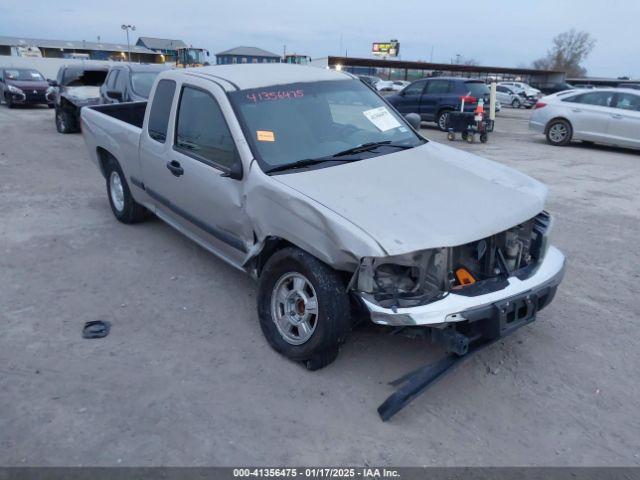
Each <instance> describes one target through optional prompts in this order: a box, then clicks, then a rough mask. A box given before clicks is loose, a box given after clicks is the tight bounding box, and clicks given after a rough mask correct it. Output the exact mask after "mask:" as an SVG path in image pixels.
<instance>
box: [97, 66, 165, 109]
mask: <svg viewBox="0 0 640 480" xmlns="http://www.w3.org/2000/svg"><path fill="white" fill-rule="evenodd" d="M169 68H170V67H169V66H167V65H164V64H162V65H153V64H151V65H144V64H122V65H115V66H113V67H111V69H110V70H109V73H108V74H107V78H106V80H105V81H104V83H103V84H102V86H101V87H100V101H101V103H120V102H139V101H144V100H146V99H147V98H149V92H151V87H152V86H153V82H154V81H155V79H156V76H157V75H158V74H159V73H160V72H162V71H163V70H168V69H169Z"/></svg>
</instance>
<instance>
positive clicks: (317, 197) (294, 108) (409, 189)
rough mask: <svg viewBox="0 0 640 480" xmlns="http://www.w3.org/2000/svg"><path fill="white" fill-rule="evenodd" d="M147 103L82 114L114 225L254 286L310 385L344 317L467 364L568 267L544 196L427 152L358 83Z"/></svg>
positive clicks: (198, 89)
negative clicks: (201, 254)
mask: <svg viewBox="0 0 640 480" xmlns="http://www.w3.org/2000/svg"><path fill="white" fill-rule="evenodd" d="M284 79H287V80H286V82H288V83H283V82H285V80H284ZM471 89H472V90H474V91H475V89H476V86H475V83H474V84H473V86H472V88H471ZM478 91H479V92H480V93H482V92H481V91H480V90H478ZM149 99H150V101H149V105H148V106H147V107H145V103H143V102H137V103H122V104H114V105H100V106H92V107H87V108H83V109H82V114H81V115H82V133H83V136H84V139H85V143H86V145H87V147H88V151H89V155H90V157H91V160H92V161H93V162H94V163H95V164H96V166H97V167H98V169H99V171H100V172H101V174H102V175H103V176H104V178H105V181H106V192H107V197H108V199H109V203H110V205H111V210H112V212H113V214H114V215H115V217H116V218H117V219H118V220H119V221H121V222H123V223H135V222H139V221H142V220H144V218H145V210H150V211H152V212H154V213H155V214H156V215H157V216H158V217H160V218H161V219H163V220H164V221H166V222H167V223H168V224H170V225H172V226H173V227H175V228H176V229H178V230H179V231H180V232H182V233H184V234H185V235H187V236H188V237H190V238H192V239H193V240H195V241H196V242H197V243H199V244H200V245H202V246H203V247H205V248H206V249H208V250H210V251H211V252H213V253H215V254H217V255H218V256H220V257H221V258H222V259H223V260H224V261H226V262H227V263H229V264H230V265H232V266H234V267H236V268H238V269H240V270H243V271H245V272H247V273H249V274H250V275H252V276H253V277H254V278H256V279H258V281H259V286H258V295H257V302H258V316H259V320H260V326H261V328H262V331H263V332H264V335H265V337H266V338H267V340H268V342H269V343H270V344H271V346H272V347H273V348H274V349H275V350H276V351H278V352H280V353H282V354H283V355H285V356H287V357H289V358H291V359H294V360H298V361H302V362H304V363H305V364H306V366H307V368H310V369H316V368H320V367H322V366H324V365H326V364H328V363H330V362H331V361H333V359H334V358H335V357H336V355H337V353H338V346H339V344H340V343H341V341H342V339H344V337H345V336H346V335H347V333H348V331H349V329H350V325H351V318H352V308H353V309H355V311H356V312H360V313H359V315H366V316H368V317H369V318H370V319H371V320H372V321H373V322H375V323H378V324H382V325H392V326H395V327H402V326H407V327H422V328H426V329H430V328H433V329H434V332H435V333H434V337H433V338H434V339H438V340H437V341H439V342H442V344H443V345H445V347H446V348H447V349H448V350H449V351H454V352H456V353H457V354H459V355H464V353H465V352H466V351H467V349H468V348H469V345H470V344H471V343H472V342H474V341H484V340H487V339H494V338H497V337H500V336H502V335H505V334H507V333H509V332H511V331H513V330H514V329H516V328H518V327H519V326H521V325H525V324H527V323H529V322H531V321H533V320H534V319H535V314H536V311H538V310H539V309H541V308H543V307H544V306H546V305H547V304H548V303H549V302H550V301H551V299H552V298H553V296H554V293H555V291H556V288H557V286H558V284H559V283H560V280H561V278H562V274H563V269H564V256H563V255H562V253H560V251H558V250H557V249H556V248H554V247H552V246H550V245H549V240H548V234H549V230H550V228H551V219H550V216H549V214H548V213H547V212H545V211H543V208H544V203H545V199H546V194H547V189H546V187H545V186H544V185H542V184H541V183H539V182H537V181H536V180H534V179H532V178H529V177H527V176H526V175H524V174H522V173H519V172H517V171H515V170H512V169H510V168H508V167H506V166H504V165H501V164H497V163H494V162H492V161H489V160H485V159H482V158H480V157H477V156H475V155H473V154H471V153H467V152H463V151H461V150H458V149H455V148H452V147H448V146H445V145H442V144H438V143H436V142H431V141H427V140H425V139H424V138H423V137H421V136H420V135H419V134H418V133H417V132H416V131H415V130H414V127H413V124H412V123H410V122H408V121H407V120H406V119H405V118H403V117H402V116H401V115H399V114H398V113H397V112H396V111H395V110H393V109H392V108H389V107H388V104H387V103H386V102H385V101H384V100H383V99H382V98H381V97H380V96H379V95H377V94H376V93H374V92H372V91H371V89H370V88H368V87H366V86H365V85H363V84H362V82H361V81H359V80H356V79H354V77H352V76H351V75H348V74H345V73H343V72H337V71H333V70H324V69H318V68H314V67H303V66H299V65H287V64H255V65H254V64H247V65H223V66H215V67H201V68H193V69H189V70H169V71H165V72H162V73H160V74H159V75H158V77H157V79H156V82H155V85H154V87H153V88H152V90H151V96H150V97H149ZM411 118H414V117H411ZM414 120H417V116H416V117H415V118H414ZM414 120H412V121H411V122H414ZM456 192H464V199H457V198H458V196H457V195H456ZM469 199H471V200H473V201H475V202H477V203H481V204H482V208H472V207H471V206H470V204H469V201H468V200H469ZM123 241H124V240H123ZM234 295H241V293H240V292H234ZM182 301H183V302H188V299H184V298H183V299H182ZM236 320H237V319H231V318H230V319H229V321H236ZM238 328H246V325H245V326H241V325H239V326H238Z"/></svg>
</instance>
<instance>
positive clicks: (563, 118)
mask: <svg viewBox="0 0 640 480" xmlns="http://www.w3.org/2000/svg"><path fill="white" fill-rule="evenodd" d="M556 120H564V121H565V122H567V123H568V124H569V127H571V132H572V133H573V125H571V122H570V121H569V119H568V118H566V117H553V118H552V119H551V120H549V121H548V122H547V124H546V125H545V126H544V134H545V135H546V134H547V133H549V125H551V124H552V123H553V122H555V121H556Z"/></svg>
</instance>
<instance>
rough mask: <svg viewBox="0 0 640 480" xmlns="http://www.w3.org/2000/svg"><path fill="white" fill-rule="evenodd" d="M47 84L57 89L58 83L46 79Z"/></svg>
mask: <svg viewBox="0 0 640 480" xmlns="http://www.w3.org/2000/svg"><path fill="white" fill-rule="evenodd" d="M47 82H48V83H49V86H51V87H57V86H58V82H56V81H55V80H51V79H50V78H47Z"/></svg>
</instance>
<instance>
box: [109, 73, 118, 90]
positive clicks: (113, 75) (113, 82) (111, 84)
mask: <svg viewBox="0 0 640 480" xmlns="http://www.w3.org/2000/svg"><path fill="white" fill-rule="evenodd" d="M118 72H119V70H111V73H109V76H108V77H107V90H114V89H115V86H116V78H118Z"/></svg>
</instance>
